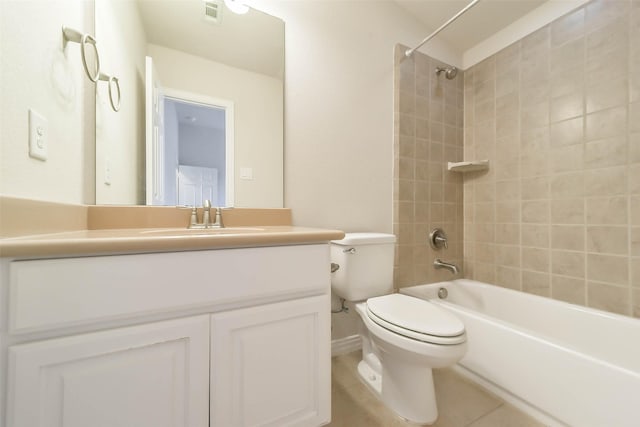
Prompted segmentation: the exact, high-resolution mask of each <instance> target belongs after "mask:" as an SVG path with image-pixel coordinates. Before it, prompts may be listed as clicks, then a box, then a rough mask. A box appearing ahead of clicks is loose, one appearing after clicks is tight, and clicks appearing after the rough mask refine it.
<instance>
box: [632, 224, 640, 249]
mask: <svg viewBox="0 0 640 427" xmlns="http://www.w3.org/2000/svg"><path fill="white" fill-rule="evenodd" d="M630 249H631V256H640V227H631V245H630Z"/></svg>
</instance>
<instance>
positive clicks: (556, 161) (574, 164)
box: [551, 145, 584, 173]
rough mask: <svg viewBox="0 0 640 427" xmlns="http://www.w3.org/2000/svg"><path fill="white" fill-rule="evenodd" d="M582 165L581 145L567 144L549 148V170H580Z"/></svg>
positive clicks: (559, 171)
mask: <svg viewBox="0 0 640 427" xmlns="http://www.w3.org/2000/svg"><path fill="white" fill-rule="evenodd" d="M583 166H584V148H583V147H582V145H569V146H566V147H559V148H553V149H552V150H551V170H552V172H554V173H563V172H573V171H578V170H582V169H583Z"/></svg>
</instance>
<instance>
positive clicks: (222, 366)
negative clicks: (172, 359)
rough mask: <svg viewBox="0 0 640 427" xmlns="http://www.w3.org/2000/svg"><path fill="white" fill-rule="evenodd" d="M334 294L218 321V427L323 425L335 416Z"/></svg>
mask: <svg viewBox="0 0 640 427" xmlns="http://www.w3.org/2000/svg"><path fill="white" fill-rule="evenodd" d="M329 310H330V307H329V296H328V295H323V296H317V297H311V298H304V299H300V300H293V301H287V302H282V303H277V304H270V305H265V306H260V307H252V308H247V309H242V310H234V311H230V312H226V313H219V314H214V315H212V316H211V322H212V323H211V325H212V327H211V334H212V337H211V416H210V418H211V427H249V426H274V427H283V426H303V427H310V426H319V425H322V424H325V423H328V422H329V420H330V415H331V360H330V358H331V355H330V346H331V343H330V339H331V338H330V329H331V325H330V320H329Z"/></svg>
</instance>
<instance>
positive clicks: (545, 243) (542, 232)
mask: <svg viewBox="0 0 640 427" xmlns="http://www.w3.org/2000/svg"><path fill="white" fill-rule="evenodd" d="M549 234H550V227H549V225H548V224H543V225H540V224H522V226H521V239H522V246H530V247H537V248H548V247H549V240H550V238H549Z"/></svg>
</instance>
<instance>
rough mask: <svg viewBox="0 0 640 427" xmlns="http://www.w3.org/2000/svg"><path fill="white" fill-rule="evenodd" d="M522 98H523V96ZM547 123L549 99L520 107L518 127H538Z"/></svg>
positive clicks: (527, 128) (523, 128) (525, 128)
mask: <svg viewBox="0 0 640 427" xmlns="http://www.w3.org/2000/svg"><path fill="white" fill-rule="evenodd" d="M523 99H524V98H523ZM548 124H549V101H548V100H546V101H543V102H540V103H538V104H533V105H529V106H524V105H523V107H522V110H521V112H520V127H521V129H522V130H529V129H533V128H539V127H542V126H546V125H548Z"/></svg>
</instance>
